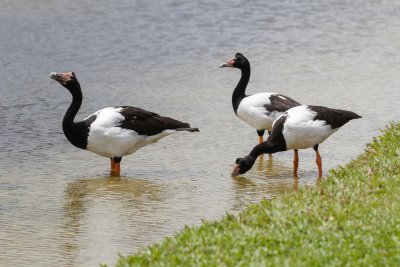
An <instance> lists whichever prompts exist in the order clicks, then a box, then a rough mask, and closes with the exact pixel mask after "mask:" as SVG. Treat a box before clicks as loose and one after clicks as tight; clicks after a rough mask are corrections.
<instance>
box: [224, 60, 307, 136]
mask: <svg viewBox="0 0 400 267" xmlns="http://www.w3.org/2000/svg"><path fill="white" fill-rule="evenodd" d="M220 67H221V68H224V67H229V68H237V69H240V70H241V72H242V76H241V77H240V80H239V82H238V84H237V85H236V88H235V90H234V91H233V94H232V106H233V110H234V112H235V114H236V115H237V116H238V117H239V118H240V119H242V120H243V121H245V122H247V123H248V124H250V125H251V126H252V127H253V128H255V129H256V130H257V134H258V139H259V143H262V142H263V141H264V139H263V136H264V133H265V130H267V131H268V132H270V131H271V130H272V124H273V122H274V120H275V119H276V118H278V117H279V116H280V115H281V114H282V113H283V112H285V111H286V110H288V109H290V108H292V107H295V106H299V105H300V103H299V102H297V101H295V100H293V99H291V98H290V97H287V96H285V95H282V94H277V93H257V94H254V95H246V87H247V84H248V83H249V79H250V62H249V60H248V59H247V58H245V57H244V56H243V55H242V54H241V53H236V55H235V57H234V58H232V59H231V60H228V61H227V62H225V63H223V64H221V65H220Z"/></svg>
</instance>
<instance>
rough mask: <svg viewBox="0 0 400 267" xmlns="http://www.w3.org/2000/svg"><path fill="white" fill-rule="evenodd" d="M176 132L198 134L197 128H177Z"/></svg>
mask: <svg viewBox="0 0 400 267" xmlns="http://www.w3.org/2000/svg"><path fill="white" fill-rule="evenodd" d="M175 130H176V131H188V132H191V133H193V132H200V130H199V128H177V129H175Z"/></svg>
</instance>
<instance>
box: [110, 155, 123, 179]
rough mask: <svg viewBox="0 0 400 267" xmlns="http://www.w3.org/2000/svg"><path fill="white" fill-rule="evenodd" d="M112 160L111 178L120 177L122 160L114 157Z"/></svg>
mask: <svg viewBox="0 0 400 267" xmlns="http://www.w3.org/2000/svg"><path fill="white" fill-rule="evenodd" d="M110 159H111V171H110V176H117V177H118V176H119V175H120V173H121V167H120V162H121V159H122V158H118V157H114V158H110Z"/></svg>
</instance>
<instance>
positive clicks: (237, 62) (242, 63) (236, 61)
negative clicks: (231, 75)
mask: <svg viewBox="0 0 400 267" xmlns="http://www.w3.org/2000/svg"><path fill="white" fill-rule="evenodd" d="M220 67H221V68H224V67H228V68H238V69H243V68H248V67H250V63H249V61H248V60H247V58H245V56H243V55H242V54H241V53H236V55H235V57H234V58H232V59H230V60H228V61H227V62H225V63H223V64H221V65H220Z"/></svg>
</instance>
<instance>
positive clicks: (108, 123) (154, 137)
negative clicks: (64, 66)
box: [50, 72, 199, 175]
mask: <svg viewBox="0 0 400 267" xmlns="http://www.w3.org/2000/svg"><path fill="white" fill-rule="evenodd" d="M50 77H51V78H52V79H54V80H56V81H57V82H59V83H60V84H61V85H62V86H64V87H65V88H67V89H68V91H70V92H71V94H72V103H71V105H70V106H69V108H68V110H67V112H66V113H65V116H64V119H63V124H62V125H63V131H64V134H65V136H66V137H67V139H68V140H69V141H70V142H71V143H72V144H73V145H74V146H76V147H78V148H82V149H86V150H89V151H91V152H93V153H95V154H97V155H100V156H103V157H108V158H110V159H111V174H115V175H119V174H120V162H121V159H122V157H123V156H127V155H129V154H132V153H134V152H135V151H136V150H138V149H139V148H141V147H144V146H146V145H148V144H151V143H154V142H157V141H158V140H160V139H161V138H163V137H166V136H168V135H170V134H172V133H174V132H176V131H189V132H196V131H199V130H198V128H191V127H190V125H189V124H188V123H184V122H180V121H177V120H174V119H171V118H168V117H162V116H160V115H158V114H156V113H153V112H150V111H146V110H143V109H140V108H135V107H129V106H119V107H108V108H104V109H101V110H99V111H97V112H95V113H94V114H92V115H90V116H89V117H87V118H86V119H84V120H83V121H80V122H74V118H75V116H76V114H77V113H78V110H79V108H80V106H81V104H82V91H81V86H80V84H79V82H78V80H77V78H76V76H75V74H74V73H73V72H67V73H56V72H52V73H50Z"/></svg>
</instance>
